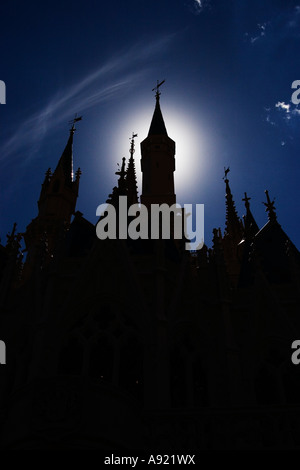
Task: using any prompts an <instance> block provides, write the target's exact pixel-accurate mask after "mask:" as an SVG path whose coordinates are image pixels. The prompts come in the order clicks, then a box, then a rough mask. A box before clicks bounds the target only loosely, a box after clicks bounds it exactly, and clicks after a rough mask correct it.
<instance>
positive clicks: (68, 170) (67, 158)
mask: <svg viewBox="0 0 300 470" xmlns="http://www.w3.org/2000/svg"><path fill="white" fill-rule="evenodd" d="M74 132H75V126H74V124H73V126H72V127H71V129H70V136H69V139H68V142H67V145H66V147H65V149H64V151H63V153H62V155H61V157H60V159H59V161H58V164H57V167H56V169H55V171H54V175H55V174H56V173H58V172H59V171H60V169H61V170H62V173H63V175H64V177H65V184H67V185H69V186H70V185H71V184H72V182H73V136H74Z"/></svg>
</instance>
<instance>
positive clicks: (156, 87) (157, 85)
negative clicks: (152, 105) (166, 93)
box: [152, 80, 166, 100]
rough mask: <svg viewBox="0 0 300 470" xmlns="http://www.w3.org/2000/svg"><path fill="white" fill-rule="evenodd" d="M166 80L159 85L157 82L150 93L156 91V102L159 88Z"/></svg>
mask: <svg viewBox="0 0 300 470" xmlns="http://www.w3.org/2000/svg"><path fill="white" fill-rule="evenodd" d="M165 81H166V80H163V81H162V82H160V83H159V80H157V84H156V86H155V87H154V88H152V91H154V90H156V93H155V98H156V99H157V100H158V99H159V97H160V91H159V87H160V86H161V85H162V84H163V83H165Z"/></svg>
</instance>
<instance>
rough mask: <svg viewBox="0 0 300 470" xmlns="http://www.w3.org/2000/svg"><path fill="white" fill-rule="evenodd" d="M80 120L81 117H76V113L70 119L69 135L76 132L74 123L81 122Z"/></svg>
mask: <svg viewBox="0 0 300 470" xmlns="http://www.w3.org/2000/svg"><path fill="white" fill-rule="evenodd" d="M81 119H82V116H79V117H77V113H76V114H75V116H74V119H71V121H69V124H72V127H71V129H70V134H74V132H75V131H76V129H75V122H78V121H81Z"/></svg>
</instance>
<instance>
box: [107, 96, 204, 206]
mask: <svg viewBox="0 0 300 470" xmlns="http://www.w3.org/2000/svg"><path fill="white" fill-rule="evenodd" d="M154 104H155V103H153V105H154ZM179 108H180V106H179V107H176V109H175V107H174V106H173V105H172V106H170V105H166V104H164V102H163V100H162V101H161V110H162V114H163V118H164V121H165V125H166V128H167V132H168V136H169V137H170V138H171V139H173V140H174V141H175V144H176V154H175V163H176V169H175V173H174V181H175V193H176V195H177V202H178V203H184V202H188V201H187V200H186V201H184V200H183V199H190V198H191V193H192V192H194V190H196V189H197V186H198V185H199V183H203V182H204V181H205V174H206V172H207V158H206V148H205V147H206V144H205V138H204V132H201V123H200V124H199V117H198V118H197V119H198V123H197V124H196V122H197V120H196V119H193V115H192V114H191V113H188V112H186V111H183V110H182V109H179ZM153 112H154V106H153V107H150V106H149V105H148V106H147V108H145V103H141V104H140V106H139V107H138V108H135V109H134V110H133V111H132V110H131V111H129V112H128V110H127V112H126V115H124V114H122V116H120V121H119V126H118V125H117V126H116V130H115V132H116V135H117V136H118V139H116V141H115V142H114V143H113V145H112V154H113V155H114V156H116V157H117V160H116V159H114V160H113V161H112V168H111V171H116V164H117V161H118V159H119V162H121V159H122V157H124V156H125V157H126V161H127V159H128V158H129V146H130V141H129V138H130V136H131V134H132V132H135V133H137V134H138V137H137V138H136V139H135V154H134V158H135V165H136V173H137V180H138V185H139V194H141V187H142V184H141V183H142V173H141V165H140V159H141V151H140V142H142V141H143V140H144V139H145V138H146V137H147V135H148V132H149V127H150V123H151V119H152V116H153Z"/></svg>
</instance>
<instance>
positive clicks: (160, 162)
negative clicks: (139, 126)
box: [141, 80, 176, 207]
mask: <svg viewBox="0 0 300 470" xmlns="http://www.w3.org/2000/svg"><path fill="white" fill-rule="evenodd" d="M163 83H164V80H163V81H162V82H161V83H157V86H156V87H155V88H153V90H152V91H154V90H156V94H155V99H156V103H155V109H154V113H153V117H152V121H151V124H150V129H149V133H148V136H147V137H146V139H144V140H143V142H141V154H142V159H141V167H142V173H143V185H142V195H141V202H142V204H145V205H146V206H148V207H149V206H150V205H151V204H163V203H166V204H168V205H172V204H175V202H176V195H175V190H174V171H175V142H174V141H173V140H172V139H170V137H169V136H168V134H167V129H166V126H165V123H164V119H163V115H162V112H161V109H160V92H159V87H160V86H161V85H162V84H163Z"/></svg>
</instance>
